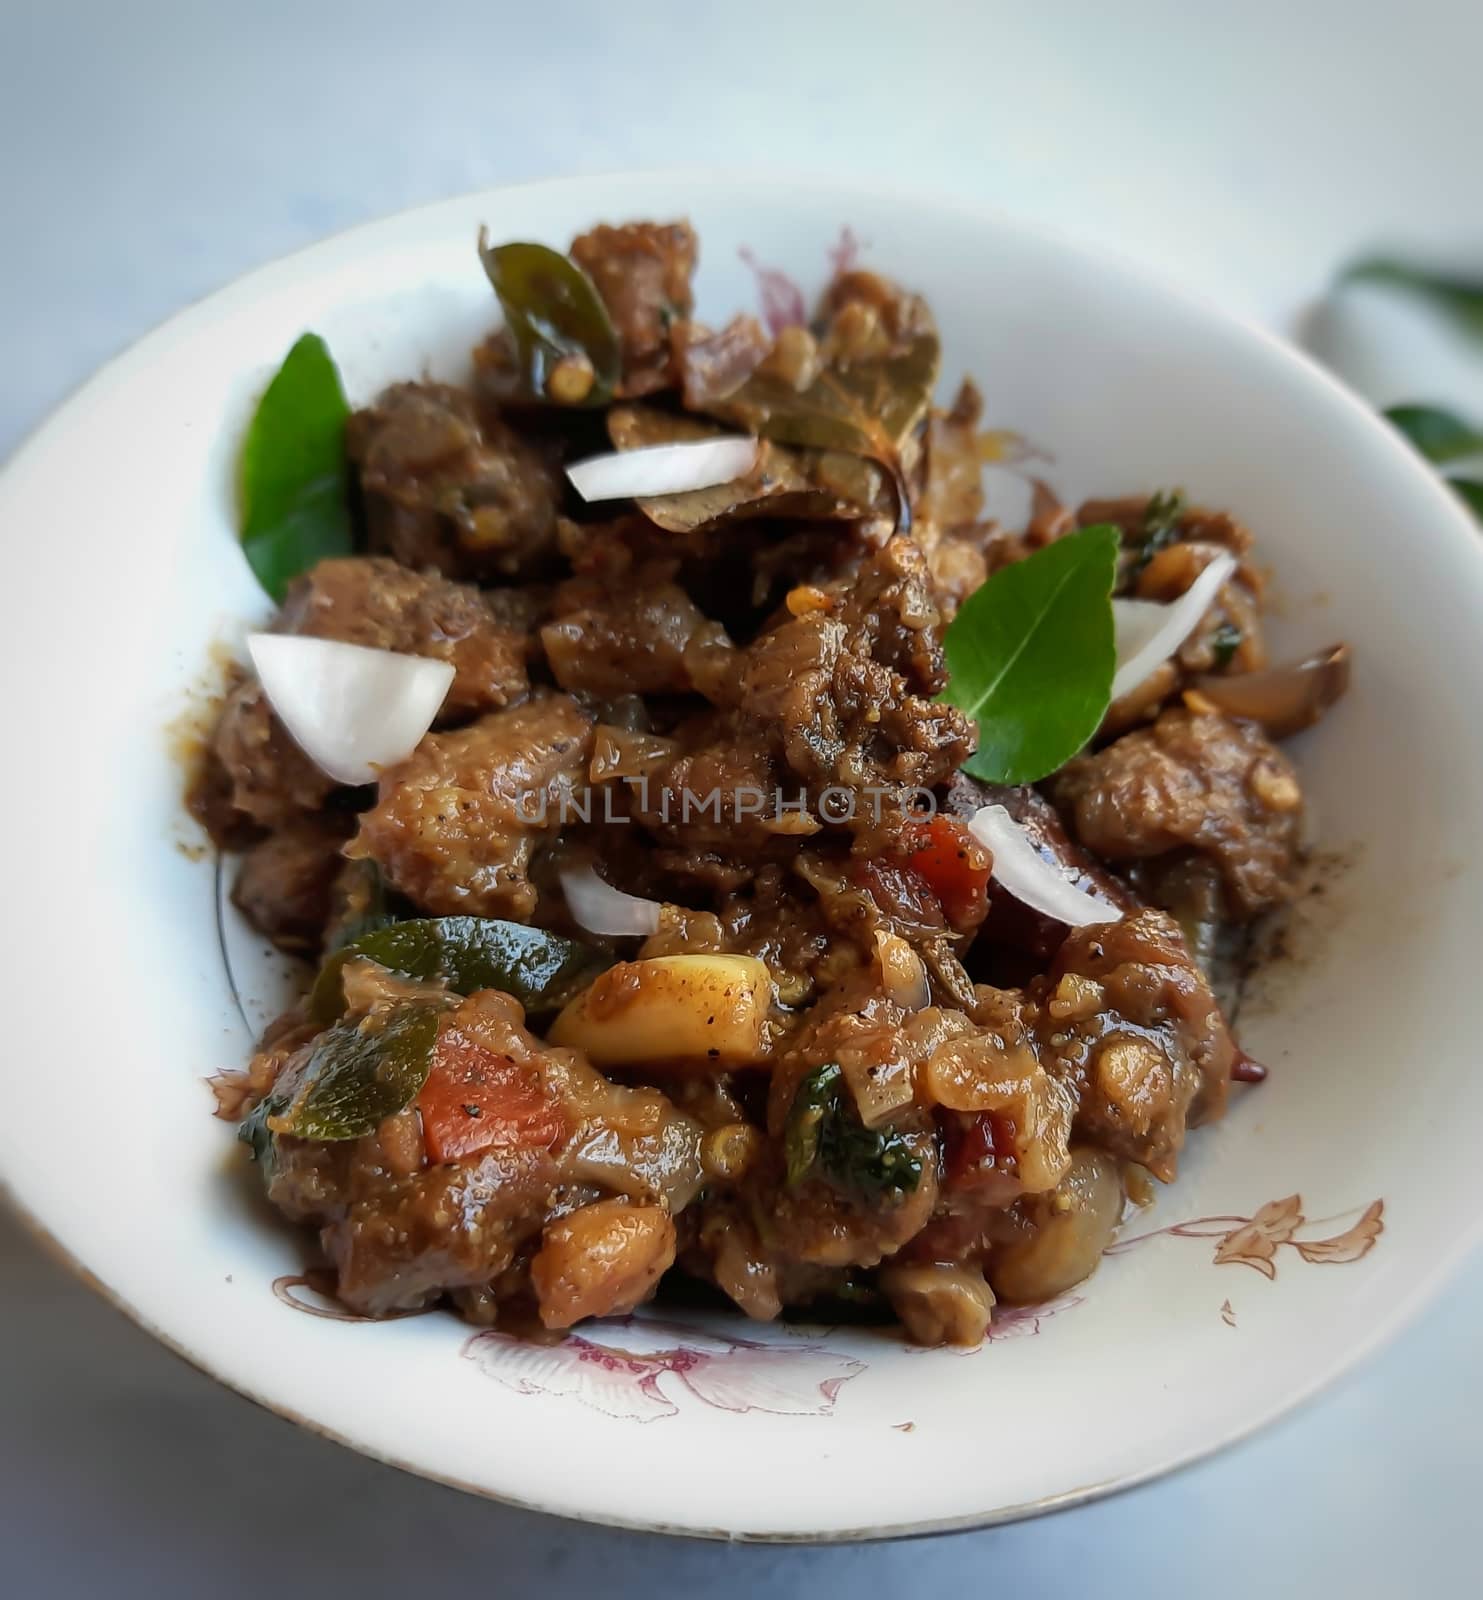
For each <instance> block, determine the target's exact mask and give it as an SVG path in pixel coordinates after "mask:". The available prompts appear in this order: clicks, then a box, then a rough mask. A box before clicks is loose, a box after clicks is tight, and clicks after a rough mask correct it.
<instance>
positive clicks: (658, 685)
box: [541, 570, 705, 696]
mask: <svg viewBox="0 0 1483 1600" xmlns="http://www.w3.org/2000/svg"><path fill="white" fill-rule="evenodd" d="M552 612H553V615H554V620H553V621H551V622H548V623H547V624H546V625H545V626H544V627H543V628H542V629H541V643H542V645H544V647H545V650H546V659H547V660H548V661H549V662H550V663H551V671H552V674H553V675H554V677H555V678H556V681H557V683H559V684H560V685H561V687H562V688H563V689H568V690H570V691H572V692H573V693H577V692H579V691H582V690H585V691H587V692H589V693H591V694H597V695H605V696H608V695H620V694H683V693H684V692H685V691H686V690H687V689H689V688H691V687H692V685H691V682H690V674H689V672H688V671H687V670H686V667H685V646H686V645H687V644H689V642H690V640H691V638H692V637H693V636H694V634H695V630H696V629H697V628H698V627H700V626H701V624H702V623H703V622H704V621H705V618H704V617H703V616H702V615H701V614H700V612H699V611H698V610H697V609H696V607H695V605H694V603H693V602H692V601H691V599H690V597H689V596H688V595H687V594H686V593H685V591H684V590H683V589H682V588H680V586H679V585H678V584H677V583H673V582H671V581H669V579H668V577H667V576H660V575H659V574H658V573H656V572H653V571H647V570H640V571H639V572H636V573H634V574H633V575H632V577H631V578H630V579H629V580H628V581H627V582H625V583H624V584H623V585H622V587H621V588H620V589H619V590H617V591H616V592H615V591H614V590H612V589H610V588H609V587H608V586H607V585H605V584H603V583H602V582H600V581H599V580H597V579H589V578H574V579H572V580H570V581H569V582H568V583H565V584H563V585H562V586H561V587H560V588H559V589H558V590H557V591H556V595H555V598H554V600H553V602H552Z"/></svg>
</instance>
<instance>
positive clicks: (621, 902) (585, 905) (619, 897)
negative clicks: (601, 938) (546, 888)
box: [561, 866, 661, 937]
mask: <svg viewBox="0 0 1483 1600" xmlns="http://www.w3.org/2000/svg"><path fill="white" fill-rule="evenodd" d="M561 889H562V893H563V894H565V895H566V906H567V910H568V911H570V912H571V914H572V917H573V918H574V919H575V921H577V922H578V923H580V924H581V925H582V927H584V928H586V930H587V931H588V933H606V934H612V935H615V936H628V935H631V934H640V935H643V936H645V937H647V936H648V935H649V934H651V933H656V932H658V929H659V912H660V909H661V908H660V905H659V902H658V901H657V900H641V899H640V898H639V897H638V896H637V895H636V894H624V892H623V891H622V890H621V889H615V888H614V887H613V886H612V884H610V883H604V882H603V880H602V879H601V878H599V877H598V875H597V874H596V873H595V872H594V871H593V870H592V868H591V867H590V866H588V867H566V868H564V869H563V870H562V872H561Z"/></svg>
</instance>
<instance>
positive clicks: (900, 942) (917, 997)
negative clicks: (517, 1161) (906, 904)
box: [875, 928, 931, 1011]
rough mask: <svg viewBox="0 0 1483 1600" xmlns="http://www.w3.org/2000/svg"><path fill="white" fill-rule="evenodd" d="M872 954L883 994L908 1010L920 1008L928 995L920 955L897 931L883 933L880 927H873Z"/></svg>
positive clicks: (925, 972) (925, 973)
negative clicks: (878, 968) (873, 946)
mask: <svg viewBox="0 0 1483 1600" xmlns="http://www.w3.org/2000/svg"><path fill="white" fill-rule="evenodd" d="M875 954H876V959H877V960H878V961H879V962H880V968H881V988H882V991H883V992H884V993H885V996H886V998H887V999H888V1000H894V1001H895V1002H896V1004H897V1005H898V1006H904V1007H905V1008H906V1010H908V1011H920V1010H921V1009H922V1007H923V1006H925V1005H926V1004H927V1001H928V1000H929V999H930V998H931V996H930V994H929V993H928V990H927V969H926V968H925V967H924V966H923V965H922V958H921V957H920V956H919V955H918V954H917V953H916V951H915V950H913V949H912V947H911V946H910V945H909V944H908V943H907V942H906V940H905V939H903V938H902V937H901V935H900V934H899V933H887V932H886V930H885V929H884V928H877V929H876V930H875Z"/></svg>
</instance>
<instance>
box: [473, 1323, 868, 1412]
mask: <svg viewBox="0 0 1483 1600" xmlns="http://www.w3.org/2000/svg"><path fill="white" fill-rule="evenodd" d="M463 1354H464V1357H465V1359H466V1360H469V1361H472V1362H473V1363H474V1364H475V1365H476V1366H477V1367H478V1368H479V1370H480V1371H481V1372H483V1373H484V1374H485V1375H486V1376H487V1377H490V1378H493V1379H494V1380H495V1382H497V1383H500V1384H503V1385H504V1387H505V1388H507V1389H510V1390H512V1391H513V1392H514V1393H516V1394H546V1395H567V1396H570V1397H572V1398H573V1399H576V1400H578V1401H580V1402H581V1403H582V1404H583V1405H584V1406H587V1407H589V1408H590V1409H591V1410H593V1411H600V1412H602V1413H603V1415H604V1416H609V1417H616V1418H622V1419H624V1420H625V1421H629V1422H657V1421H659V1420H660V1419H661V1418H663V1417H673V1416H676V1415H678V1414H679V1411H680V1406H681V1403H682V1402H683V1401H685V1400H686V1399H687V1398H688V1399H690V1400H696V1401H699V1402H700V1403H701V1404H702V1405H707V1406H711V1407H712V1408H714V1409H715V1410H718V1411H731V1412H737V1413H740V1412H746V1411H767V1412H771V1413H772V1414H773V1415H775V1416H784V1417H819V1416H827V1415H829V1413H830V1412H832V1411H833V1409H834V1403H835V1400H836V1399H837V1398H838V1395H839V1391H840V1389H841V1388H842V1387H843V1385H844V1384H846V1383H848V1382H849V1380H850V1379H851V1378H854V1377H857V1376H858V1375H859V1374H860V1373H862V1372H864V1371H865V1363H864V1362H863V1361H856V1360H855V1359H854V1358H853V1357H851V1356H845V1355H840V1354H839V1353H837V1352H836V1351H832V1350H829V1349H826V1348H825V1347H824V1346H823V1345H819V1344H814V1343H798V1342H795V1341H793V1340H790V1341H789V1342H788V1343H787V1344H765V1343H762V1342H761V1341H759V1340H755V1339H742V1338H738V1337H736V1336H735V1335H731V1334H720V1335H715V1334H709V1333H704V1332H701V1331H700V1330H698V1329H696V1328H692V1327H685V1326H683V1325H681V1324H678V1323H673V1322H665V1321H663V1320H661V1319H658V1318H648V1317H636V1316H635V1317H621V1318H615V1319H613V1320H610V1321H606V1322H598V1323H589V1324H586V1325H584V1327H583V1329H582V1331H581V1332H580V1333H572V1334H568V1335H567V1336H566V1338H565V1339H563V1340H561V1341H560V1342H559V1343H556V1344H534V1343H532V1342H530V1341H529V1340H524V1339H517V1338H515V1337H513V1336H512V1335H510V1334H506V1333H499V1332H497V1331H495V1330H490V1331H488V1332H485V1333H476V1334H475V1335H474V1336H473V1337H472V1338H471V1339H469V1340H468V1341H467V1342H466V1343H465V1345H464V1347H463Z"/></svg>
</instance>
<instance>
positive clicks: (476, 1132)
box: [417, 1027, 566, 1162]
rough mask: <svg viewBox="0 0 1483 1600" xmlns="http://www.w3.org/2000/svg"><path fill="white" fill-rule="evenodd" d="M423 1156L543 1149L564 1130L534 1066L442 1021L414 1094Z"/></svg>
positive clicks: (450, 1157) (460, 1157)
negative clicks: (419, 1088) (428, 1065)
mask: <svg viewBox="0 0 1483 1600" xmlns="http://www.w3.org/2000/svg"><path fill="white" fill-rule="evenodd" d="M417 1109H418V1111H420V1112H421V1113H422V1139H423V1143H424V1145H425V1146H426V1147H427V1155H428V1160H429V1161H433V1162H440V1161H462V1160H463V1159H464V1158H465V1157H466V1156H473V1155H478V1154H479V1153H480V1152H481V1151H483V1150H488V1149H490V1148H492V1147H493V1146H495V1145H500V1146H511V1145H516V1146H521V1147H525V1148H537V1147H540V1148H544V1149H549V1148H550V1147H551V1146H552V1145H553V1144H555V1143H556V1141H557V1140H558V1139H560V1138H561V1137H562V1136H563V1135H564V1134H565V1133H566V1118H565V1117H564V1116H563V1115H562V1112H561V1108H560V1107H559V1106H558V1105H556V1104H554V1103H553V1101H552V1100H551V1099H550V1098H549V1097H548V1096H547V1094H546V1092H545V1089H544V1087H543V1085H542V1083H541V1081H540V1078H539V1076H538V1074H537V1073H536V1071H535V1069H534V1068H532V1067H528V1066H522V1065H521V1064H520V1063H519V1062H517V1061H512V1060H511V1059H510V1057H509V1056H502V1055H497V1054H496V1053H495V1052H494V1051H493V1050H486V1049H485V1048H484V1046H483V1045H481V1044H479V1043H478V1042H477V1041H476V1040H474V1039H471V1038H470V1037H469V1036H468V1035H467V1034H466V1033H464V1032H463V1031H462V1030H461V1029H459V1028H456V1027H445V1028H444V1029H443V1031H442V1032H441V1033H440V1034H439V1035H438V1041H437V1043H436V1044H435V1045H434V1046H433V1061H432V1068H431V1070H430V1071H429V1072H428V1075H427V1082H426V1083H425V1084H423V1086H422V1092H421V1093H420V1094H419V1095H418V1097H417Z"/></svg>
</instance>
